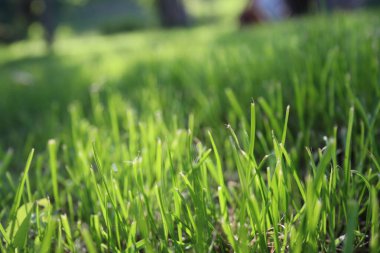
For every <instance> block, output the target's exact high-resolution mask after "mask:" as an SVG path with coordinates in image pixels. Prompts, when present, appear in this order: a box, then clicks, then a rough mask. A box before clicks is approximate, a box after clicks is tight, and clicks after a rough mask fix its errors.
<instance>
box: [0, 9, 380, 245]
mask: <svg viewBox="0 0 380 253" xmlns="http://www.w3.org/2000/svg"><path fill="white" fill-rule="evenodd" d="M379 23H380V21H379V19H378V11H365V12H364V11H363V12H358V13H355V14H336V15H333V16H317V17H308V18H303V19H299V20H292V21H288V22H285V23H281V24H265V25H261V26H258V27H254V28H249V29H244V30H236V28H234V26H233V25H232V24H229V25H228V24H223V25H219V26H218V25H215V26H206V27H198V28H194V29H190V30H186V31H184V30H172V31H167V32H163V33H161V32H155V31H152V32H144V33H138V32H136V33H131V34H125V35H117V36H112V37H102V36H96V35H90V36H86V37H82V38H78V39H76V38H72V39H61V40H59V41H58V42H57V47H56V53H55V55H50V56H46V55H44V54H43V50H42V44H40V42H38V41H34V42H33V41H32V42H24V43H19V44H15V45H12V46H10V47H3V48H0V55H1V57H0V64H1V68H0V76H1V86H0V101H1V102H0V113H1V115H2V121H1V125H0V129H1V138H2V139H1V140H2V141H1V146H0V161H1V163H0V176H1V177H2V178H3V180H2V183H1V184H0V206H1V207H2V208H1V210H0V221H1V223H0V235H1V240H2V241H1V244H0V249H1V251H2V252H20V251H28V252H52V251H54V252H135V251H141V252H232V251H236V252H252V251H253V252H273V251H275V252H320V251H322V252H335V251H344V252H354V251H360V250H362V251H364V252H367V251H369V252H378V250H379V244H378V241H379V223H378V220H379V201H378V196H379V189H380V182H379V173H380V153H379V148H380V145H379V143H378V142H377V141H376V140H378V139H379V137H380V132H379V122H378V121H379V118H380V116H379V111H380V102H379V101H380V81H379V80H380V68H379V60H380V59H379V56H380V54H379V46H380V43H379V41H380V40H379V28H378V27H379ZM31 49H33V52H32V51H31ZM33 148H34V149H33ZM24 161H26V162H24ZM24 164H25V165H24ZM23 166H25V167H24V170H23V171H22V170H21V168H22V167H23Z"/></svg>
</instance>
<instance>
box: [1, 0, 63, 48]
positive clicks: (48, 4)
mask: <svg viewBox="0 0 380 253" xmlns="http://www.w3.org/2000/svg"><path fill="white" fill-rule="evenodd" d="M57 5H58V1H57V0H0V42H5V43H11V42H14V41H17V40H22V39H25V38H26V37H27V35H28V29H29V26H30V25H31V24H33V23H34V22H40V23H41V25H42V27H43V28H44V31H45V41H46V43H47V45H48V47H49V48H50V47H51V45H52V43H53V38H54V31H55V28H56V23H57V12H58V7H57Z"/></svg>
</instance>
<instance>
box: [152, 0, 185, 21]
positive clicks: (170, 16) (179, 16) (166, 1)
mask: <svg viewBox="0 0 380 253" xmlns="http://www.w3.org/2000/svg"><path fill="white" fill-rule="evenodd" d="M156 6H157V10H158V14H159V16H160V20H161V24H162V25H163V26H164V27H174V26H187V25H188V23H189V19H188V15H187V12H186V9H185V6H184V4H183V2H182V0H156Z"/></svg>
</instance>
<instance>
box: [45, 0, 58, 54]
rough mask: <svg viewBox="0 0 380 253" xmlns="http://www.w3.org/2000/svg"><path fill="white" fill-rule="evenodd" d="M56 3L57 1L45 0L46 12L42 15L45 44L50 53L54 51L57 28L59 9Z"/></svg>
mask: <svg viewBox="0 0 380 253" xmlns="http://www.w3.org/2000/svg"><path fill="white" fill-rule="evenodd" d="M55 2H56V1H55V0H45V11H44V12H43V13H42V17H41V23H42V26H43V27H44V32H45V42H46V46H47V48H48V50H49V51H50V50H51V49H52V45H53V42H54V32H55V29H56V26H57V25H56V22H57V20H56V18H57V17H56V16H57V8H56V6H55V4H56V3H55Z"/></svg>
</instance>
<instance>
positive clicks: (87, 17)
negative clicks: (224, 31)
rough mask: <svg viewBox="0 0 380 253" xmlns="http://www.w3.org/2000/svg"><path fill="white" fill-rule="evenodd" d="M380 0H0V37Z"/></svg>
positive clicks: (280, 14)
mask: <svg viewBox="0 0 380 253" xmlns="http://www.w3.org/2000/svg"><path fill="white" fill-rule="evenodd" d="M379 2H380V0H0V43H2V44H9V43H13V42H15V41H19V40H25V39H41V38H43V39H44V40H45V42H46V44H47V46H48V48H49V47H51V46H52V44H53V42H54V38H56V37H57V36H68V35H77V34H83V33H101V34H114V33H119V32H126V31H132V30H141V29H159V28H162V27H164V28H171V27H178V26H182V27H191V26H197V25H201V24H205V23H212V22H221V21H226V20H229V21H231V20H236V22H240V25H246V24H252V23H258V22H263V21H272V20H283V19H285V18H288V17H291V16H297V15H304V14H307V13H315V12H323V11H326V12H330V11H333V10H337V9H344V10H351V9H357V8H362V7H367V6H371V5H376V4H379Z"/></svg>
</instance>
